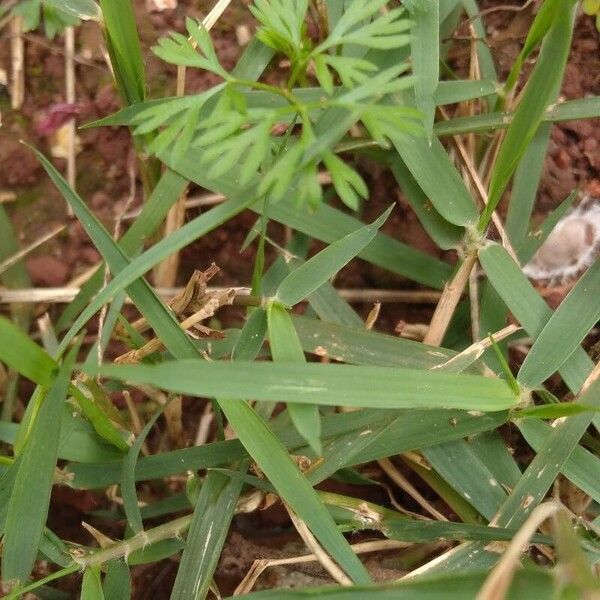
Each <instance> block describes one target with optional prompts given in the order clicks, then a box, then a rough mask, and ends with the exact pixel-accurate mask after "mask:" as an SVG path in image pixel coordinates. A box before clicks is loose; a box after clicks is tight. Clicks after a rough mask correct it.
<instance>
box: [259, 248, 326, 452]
mask: <svg viewBox="0 0 600 600" xmlns="http://www.w3.org/2000/svg"><path fill="white" fill-rule="evenodd" d="M330 247H331V246H330ZM305 264H307V263H305ZM288 277H289V276H288ZM284 282H285V280H284ZM267 322H268V331H269V345H270V348H271V356H272V357H273V362H279V363H290V362H293V363H300V364H302V363H305V362H306V359H305V358H304V352H303V350H302V346H301V345H300V340H299V339H298V335H297V333H296V330H295V329H294V324H293V323H292V318H291V316H290V314H289V312H288V311H287V310H286V309H285V308H284V307H283V306H281V305H278V304H276V303H271V304H269V306H268V308H267ZM287 408H288V412H289V415H290V418H291V419H292V423H293V424H294V426H295V427H296V429H297V430H298V433H300V435H302V437H303V438H304V439H305V440H306V441H307V442H308V443H309V445H310V447H311V448H312V449H313V450H314V452H315V454H316V455H317V456H320V455H321V453H322V446H321V416H320V414H319V408H318V406H317V405H316V404H295V403H293V402H289V403H288V405H287Z"/></svg>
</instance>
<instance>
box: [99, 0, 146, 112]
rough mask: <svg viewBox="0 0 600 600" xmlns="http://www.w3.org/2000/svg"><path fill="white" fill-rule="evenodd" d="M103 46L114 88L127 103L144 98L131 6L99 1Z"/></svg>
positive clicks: (141, 65) (142, 74)
mask: <svg viewBox="0 0 600 600" xmlns="http://www.w3.org/2000/svg"><path fill="white" fill-rule="evenodd" d="M100 7H101V8H102V17H103V19H104V26H105V34H106V46H107V49H108V52H109V54H110V58H111V63H112V68H113V73H114V76H115V80H116V82H117V87H118V88H119V92H120V93H121V95H122V97H123V98H124V99H125V100H126V101H127V104H134V103H136V102H141V101H142V100H144V97H145V92H146V90H145V75H144V59H143V57H142V49H141V47H140V40H139V37H138V32H137V26H136V23H135V16H134V14H133V7H132V5H131V3H130V2H122V1H121V0H100Z"/></svg>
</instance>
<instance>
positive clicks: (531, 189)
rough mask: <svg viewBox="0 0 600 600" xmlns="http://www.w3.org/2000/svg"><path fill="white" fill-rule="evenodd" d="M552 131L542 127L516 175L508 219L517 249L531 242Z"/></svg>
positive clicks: (511, 237) (508, 229)
mask: <svg viewBox="0 0 600 600" xmlns="http://www.w3.org/2000/svg"><path fill="white" fill-rule="evenodd" d="M550 128H551V127H550V124H549V123H542V124H541V125H540V127H539V129H538V130H537V132H536V133H535V135H534V136H533V139H532V140H531V142H530V143H529V145H528V146H527V149H526V150H525V153H524V154H523V158H521V160H520V161H519V166H518V167H517V169H516V171H515V178H514V181H513V185H512V190H511V194H510V202H509V204H508V213H507V215H506V231H507V233H508V235H509V238H510V241H511V243H512V245H513V247H515V248H519V247H520V246H521V245H522V244H523V243H524V242H525V239H526V238H527V233H528V229H529V221H530V219H531V213H532V211H533V205H534V204H535V200H536V198H537V191H538V186H539V183H540V179H541V176H542V169H543V166H544V159H545V158H546V152H547V151H548V142H549V141H550Z"/></svg>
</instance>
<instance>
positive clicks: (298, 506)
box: [219, 363, 370, 583]
mask: <svg viewBox="0 0 600 600" xmlns="http://www.w3.org/2000/svg"><path fill="white" fill-rule="evenodd" d="M256 364H259V363H256ZM236 366H237V365H236ZM302 366H304V365H302ZM219 404H220V406H221V408H222V410H223V412H224V413H225V415H226V416H227V418H228V420H229V421H230V422H231V423H232V424H233V426H234V429H235V431H236V433H237V434H238V436H239V438H240V441H241V442H242V444H244V447H245V448H246V450H247V451H248V453H249V454H250V456H252V458H254V460H255V461H256V462H257V463H258V465H259V466H260V468H261V469H262V471H263V472H264V474H265V475H266V476H267V478H268V479H269V481H271V483H272V484H273V486H274V487H275V489H276V490H277V493H278V494H280V495H281V497H282V498H283V499H284V500H285V501H286V502H287V503H288V504H289V505H290V507H291V508H292V509H293V510H294V512H295V513H296V514H297V515H298V516H299V517H300V518H301V519H302V520H303V521H304V522H305V523H306V524H307V525H308V527H309V528H310V530H311V531H312V533H313V534H314V535H315V536H316V537H317V539H318V540H319V543H320V544H321V545H322V546H323V548H324V549H325V550H326V551H327V552H328V553H329V554H330V555H331V556H332V558H333V559H334V560H335V561H336V562H337V563H338V564H339V566H340V567H341V568H342V569H343V570H344V571H345V572H346V574H347V575H348V576H349V577H350V578H351V579H352V580H353V581H354V582H355V583H368V582H369V581H370V578H369V574H368V573H367V571H366V569H365V568H364V567H363V565H362V564H361V562H360V561H359V560H358V558H357V557H356V555H355V554H354V553H353V552H352V550H351V549H350V546H349V545H348V543H347V542H346V540H345V539H344V537H343V536H342V534H341V533H339V531H338V530H337V528H336V526H335V523H334V521H333V519H332V518H331V516H330V515H329V513H328V512H327V509H326V508H325V507H324V506H323V505H322V504H321V502H320V501H319V498H318V496H317V495H316V493H315V491H314V490H313V488H312V487H311V485H310V484H309V483H308V481H307V480H306V478H305V477H304V476H303V475H302V473H300V471H299V470H298V467H297V466H296V464H295V463H294V462H293V461H292V459H291V458H290V456H289V455H288V453H287V451H286V450H285V448H284V447H283V446H282V445H281V442H280V441H279V440H278V439H277V438H276V437H275V436H274V435H273V433H272V432H271V430H270V429H269V428H268V427H267V425H266V424H265V422H264V421H263V420H261V419H260V418H259V417H258V416H257V415H256V413H255V412H254V411H253V410H252V409H251V408H250V407H249V406H248V405H247V404H246V403H245V402H240V401H236V400H225V401H224V400H221V401H220V403H219Z"/></svg>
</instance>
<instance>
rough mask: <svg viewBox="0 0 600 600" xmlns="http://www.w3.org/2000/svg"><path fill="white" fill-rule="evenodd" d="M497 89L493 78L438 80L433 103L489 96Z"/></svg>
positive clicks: (455, 102) (449, 102)
mask: <svg viewBox="0 0 600 600" xmlns="http://www.w3.org/2000/svg"><path fill="white" fill-rule="evenodd" d="M497 91H498V84H497V83H496V81H495V80H493V79H456V80H451V81H439V82H438V84H437V88H436V90H435V103H436V105H437V106H444V105H446V104H457V103H458V102H465V101H467V100H475V99H476V98H482V97H484V96H491V95H493V94H495V93H496V92H497Z"/></svg>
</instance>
